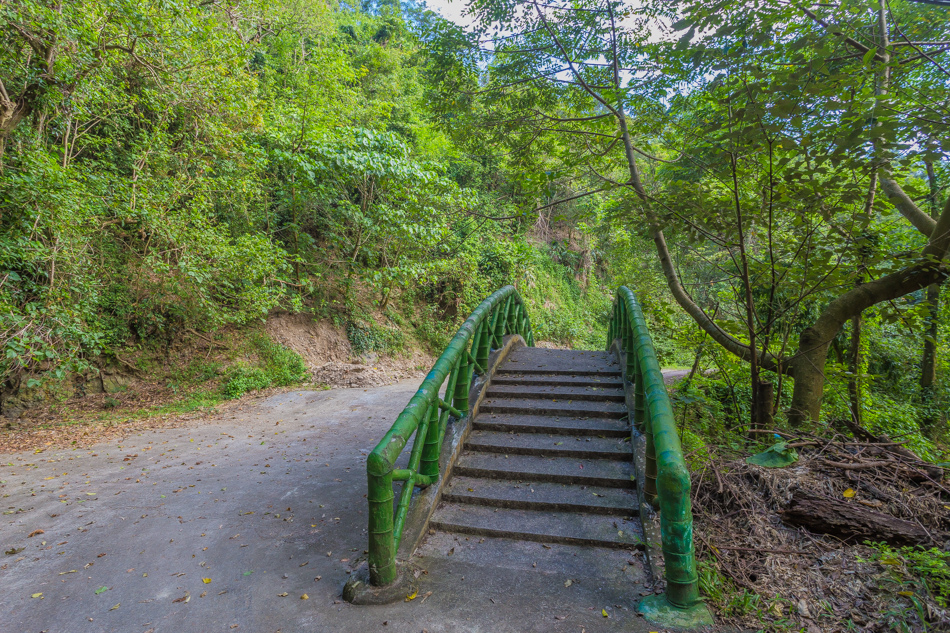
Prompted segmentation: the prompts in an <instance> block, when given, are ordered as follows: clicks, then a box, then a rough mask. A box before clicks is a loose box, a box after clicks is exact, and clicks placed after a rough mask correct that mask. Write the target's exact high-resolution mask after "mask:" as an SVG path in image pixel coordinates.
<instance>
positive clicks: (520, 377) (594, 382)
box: [491, 368, 623, 389]
mask: <svg viewBox="0 0 950 633" xmlns="http://www.w3.org/2000/svg"><path fill="white" fill-rule="evenodd" d="M491 384H492V385H538V386H555V385H557V386H561V387H604V388H611V387H612V388H617V389H622V388H623V380H622V379H621V378H620V376H619V375H616V376H615V375H607V376H596V375H595V376H570V375H558V374H534V373H522V372H520V371H511V370H507V371H506V370H504V369H502V368H499V369H498V371H497V372H495V376H494V377H493V378H492V380H491Z"/></svg>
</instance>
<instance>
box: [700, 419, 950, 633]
mask: <svg viewBox="0 0 950 633" xmlns="http://www.w3.org/2000/svg"><path fill="white" fill-rule="evenodd" d="M765 432H767V433H776V434H777V435H781V436H782V437H783V439H784V440H786V441H787V442H788V446H789V447H792V448H796V449H797V450H798V452H799V461H798V462H797V463H795V464H793V465H792V466H789V467H786V468H763V467H760V466H755V465H750V464H747V463H746V462H745V460H744V458H734V459H725V458H715V457H714V458H712V459H710V460H709V461H708V462H707V463H706V464H705V466H704V467H703V468H701V469H698V470H697V471H695V472H694V473H693V514H694V519H695V534H696V539H695V540H696V550H697V556H698V558H699V559H700V560H702V561H703V565H705V566H712V567H714V568H715V570H716V571H718V574H720V575H721V576H723V577H725V578H726V579H727V581H728V582H729V583H731V585H734V589H733V588H730V592H731V593H732V594H735V593H736V592H735V590H736V589H737V590H738V591H739V592H742V591H743V590H745V593H746V594H747V596H748V595H754V596H758V598H755V599H753V600H752V601H753V602H754V605H752V606H754V608H752V609H750V608H749V607H750V601H749V600H747V604H745V605H744V606H741V605H738V604H736V600H737V599H736V596H734V595H726V596H721V597H720V599H719V600H718V604H714V606H716V607H717V608H718V610H719V615H720V617H721V619H723V620H725V621H727V622H728V623H731V624H736V625H739V626H750V627H754V628H760V627H761V626H762V625H763V622H762V620H763V618H764V619H766V620H772V621H773V622H781V621H785V622H788V621H791V622H793V623H795V624H796V625H797V626H800V627H804V628H805V629H806V630H808V631H809V632H818V631H821V632H824V631H839V630H840V631H845V630H855V629H856V628H857V630H865V631H885V630H891V629H892V628H893V627H892V625H893V624H896V623H897V621H900V622H901V623H902V624H903V625H904V626H905V627H906V628H905V629H902V630H910V631H917V630H919V631H925V630H927V631H935V630H938V631H939V630H946V631H950V612H948V610H947V609H946V608H944V607H941V606H940V604H939V601H938V599H937V597H935V596H933V595H930V594H929V593H928V592H926V591H924V592H917V593H913V594H912V595H901V593H900V592H899V591H896V590H894V587H896V584H895V582H892V581H894V576H895V574H898V575H899V574H900V573H910V572H909V570H905V569H897V568H895V567H894V566H892V565H891V566H889V565H883V564H881V563H880V562H877V561H876V560H875V557H874V553H875V552H874V550H872V549H871V548H870V547H868V546H867V545H865V544H864V543H865V542H868V541H870V542H886V543H889V544H890V545H891V546H894V547H900V546H906V545H911V544H913V545H920V546H923V547H926V548H930V547H936V548H939V549H942V550H945V551H946V550H948V549H950V485H948V483H947V482H945V481H944V478H945V473H944V472H943V469H941V468H939V467H936V466H934V465H933V464H929V463H927V462H924V461H923V460H921V459H920V458H918V457H917V456H916V455H915V454H914V453H912V452H911V451H909V450H907V448H905V447H904V446H903V445H902V444H901V443H900V442H893V441H890V440H889V439H887V438H877V437H859V438H858V439H850V438H847V437H844V436H840V435H836V436H834V437H831V438H822V437H817V436H810V435H795V436H791V435H788V434H785V433H781V432H777V431H765ZM898 580H899V579H898ZM707 582H708V581H707ZM707 593H709V594H714V593H715V592H712V591H707ZM903 593H904V594H908V593H911V592H908V591H904V592H903ZM925 594H926V595H925ZM713 601H714V602H717V600H716V599H715V597H714V598H713Z"/></svg>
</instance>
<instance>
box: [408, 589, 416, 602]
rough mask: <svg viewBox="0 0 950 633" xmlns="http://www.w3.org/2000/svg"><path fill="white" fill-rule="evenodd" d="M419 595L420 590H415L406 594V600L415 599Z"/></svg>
mask: <svg viewBox="0 0 950 633" xmlns="http://www.w3.org/2000/svg"><path fill="white" fill-rule="evenodd" d="M418 595H419V592H418V591H413V592H412V593H410V594H409V595H408V596H406V602H409V601H410V600H415V599H416V596H418Z"/></svg>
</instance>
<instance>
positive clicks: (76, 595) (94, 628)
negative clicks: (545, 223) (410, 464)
mask: <svg viewBox="0 0 950 633" xmlns="http://www.w3.org/2000/svg"><path fill="white" fill-rule="evenodd" d="M417 386H418V384H417V381H411V382H403V383H400V384H397V385H392V386H387V387H378V388H374V389H368V390H360V389H348V390H344V389H340V390H330V391H293V392H289V393H284V394H279V395H275V396H271V397H269V398H266V399H263V400H260V401H256V402H248V403H246V404H244V405H243V406H242V407H241V408H239V409H233V410H231V411H229V412H227V413H226V414H225V415H224V416H216V417H214V418H211V419H207V420H201V421H195V422H194V423H193V424H192V425H191V426H190V427H186V428H179V429H168V430H159V431H150V432H145V433H141V434H139V435H136V436H134V437H131V438H128V439H127V440H125V441H124V442H122V443H121V444H100V445H98V446H95V447H93V448H92V449H82V450H48V451H43V452H40V453H15V454H5V455H0V493H2V507H3V513H4V514H3V516H2V517H0V518H2V521H0V546H2V550H3V551H4V552H6V554H4V555H2V556H0V596H2V603H3V607H2V609H0V631H3V632H4V633H20V632H23V633H26V632H29V633H36V632H38V631H46V632H49V633H86V632H89V633H93V632H110V633H111V632H122V633H125V632H140V633H164V632H166V631H167V632H174V633H191V632H194V633H207V632H212V631H221V632H225V633H230V632H231V631H237V632H240V631H247V632H253V633H274V632H277V631H279V632H282V633H291V632H297V631H300V632H303V631H307V632H319V631H328V632H329V631H333V632H345V631H353V632H356V631H360V632H362V631H398V632H413V631H415V632H419V631H428V632H430V633H436V632H442V631H445V632H452V633H457V632H468V631H471V632H480V631H486V632H488V631H491V632H493V633H498V632H505V631H511V632H518V633H522V632H529V631H538V632H541V631H544V632H549V631H572V632H575V633H581V632H584V631H589V632H591V633H593V632H594V631H657V630H658V629H657V628H656V627H651V626H648V625H647V624H646V623H645V622H644V621H643V620H642V619H640V618H639V617H638V616H637V615H636V614H635V613H634V612H633V607H634V606H635V604H636V600H637V599H638V598H639V595H631V594H633V593H634V592H632V591H630V587H631V585H632V584H633V582H631V581H634V580H636V579H638V578H642V574H643V560H642V556H641V555H639V553H635V554H631V553H630V552H624V551H622V550H603V554H602V555H600V554H598V555H597V556H583V555H582V554H581V553H580V552H579V551H578V549H579V548H578V549H574V548H571V547H570V546H554V547H548V546H547V545H542V544H540V543H527V544H522V546H521V547H520V549H519V550H518V551H514V552H512V551H511V550H510V548H507V547H506V546H505V543H506V542H505V541H501V542H499V541H495V540H493V539H488V540H487V541H483V540H480V539H478V538H477V537H472V538H471V539H466V538H464V537H462V536H458V535H455V536H453V535H446V534H438V535H434V536H432V537H430V539H429V540H428V541H427V542H426V543H425V544H424V545H423V547H422V548H421V549H420V551H419V552H418V554H419V555H418V556H417V557H415V558H414V559H413V561H414V563H415V565H416V567H417V570H418V579H417V587H416V588H417V597H416V598H415V599H414V600H412V601H404V602H399V603H397V604H394V605H390V606H381V607H365V606H362V607H358V606H352V605H350V604H347V603H345V602H343V601H342V599H341V598H340V592H341V590H342V587H343V584H344V583H345V582H346V580H347V578H348V577H349V574H350V573H351V572H352V571H353V570H354V569H355V566H356V565H357V563H358V559H361V558H362V557H363V554H364V551H363V550H364V548H365V547H366V506H365V499H364V496H365V493H366V477H365V459H366V455H367V453H368V452H369V451H370V450H371V448H372V447H373V446H374V444H375V443H376V441H378V439H379V438H380V437H381V436H382V435H383V433H384V432H385V431H386V430H387V429H388V428H389V426H390V425H391V424H392V422H393V420H394V419H395V416H396V415H397V414H398V412H399V411H401V410H402V408H403V407H404V406H405V404H406V403H407V402H408V400H409V398H410V397H411V396H412V394H413V393H414V391H415V389H416V388H417ZM30 534H34V536H30ZM598 552H599V550H598ZM429 592H431V594H430V593H429ZM304 596H305V597H306V599H304ZM603 613H606V614H607V616H608V617H604V615H603Z"/></svg>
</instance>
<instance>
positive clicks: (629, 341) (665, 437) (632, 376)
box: [607, 286, 702, 609]
mask: <svg viewBox="0 0 950 633" xmlns="http://www.w3.org/2000/svg"><path fill="white" fill-rule="evenodd" d="M607 337H608V338H607V347H608V349H609V348H610V346H611V345H612V344H613V342H614V341H615V340H616V339H620V344H621V345H622V348H623V351H624V352H625V353H626V376H627V379H628V380H631V381H632V382H633V387H634V412H633V423H634V425H636V427H637V429H638V430H639V431H641V432H642V433H643V434H644V435H645V436H646V463H645V470H646V481H645V482H644V494H645V496H646V497H647V501H649V502H651V503H653V502H654V501H655V500H657V499H658V500H659V509H660V535H661V540H662V542H663V559H664V561H665V563H666V585H667V588H666V600H667V601H668V602H669V603H670V605H672V606H673V607H674V608H677V609H690V608H693V607H695V606H697V605H699V603H701V602H702V598H701V597H700V595H699V579H698V576H697V574H696V559H695V556H694V553H693V512H692V508H691V504H690V492H689V489H690V479H689V470H687V468H686V460H685V459H684V458H683V448H682V447H681V446H680V440H679V436H678V435H677V432H676V422H675V420H674V418H673V405H672V404H671V403H670V396H669V393H667V391H666V385H665V384H664V383H663V373H662V372H661V371H660V364H659V362H658V361H657V358H656V350H655V349H654V347H653V340H652V339H651V338H650V332H649V331H648V330H647V324H646V320H645V319H644V318H643V310H642V309H641V308H640V304H639V303H638V302H637V299H636V297H635V296H634V294H633V292H632V291H631V290H630V289H629V288H627V287H626V286H621V287H620V289H619V290H618V291H617V300H616V301H615V302H614V307H613V314H612V317H611V320H610V327H609V328H608V334H607Z"/></svg>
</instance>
